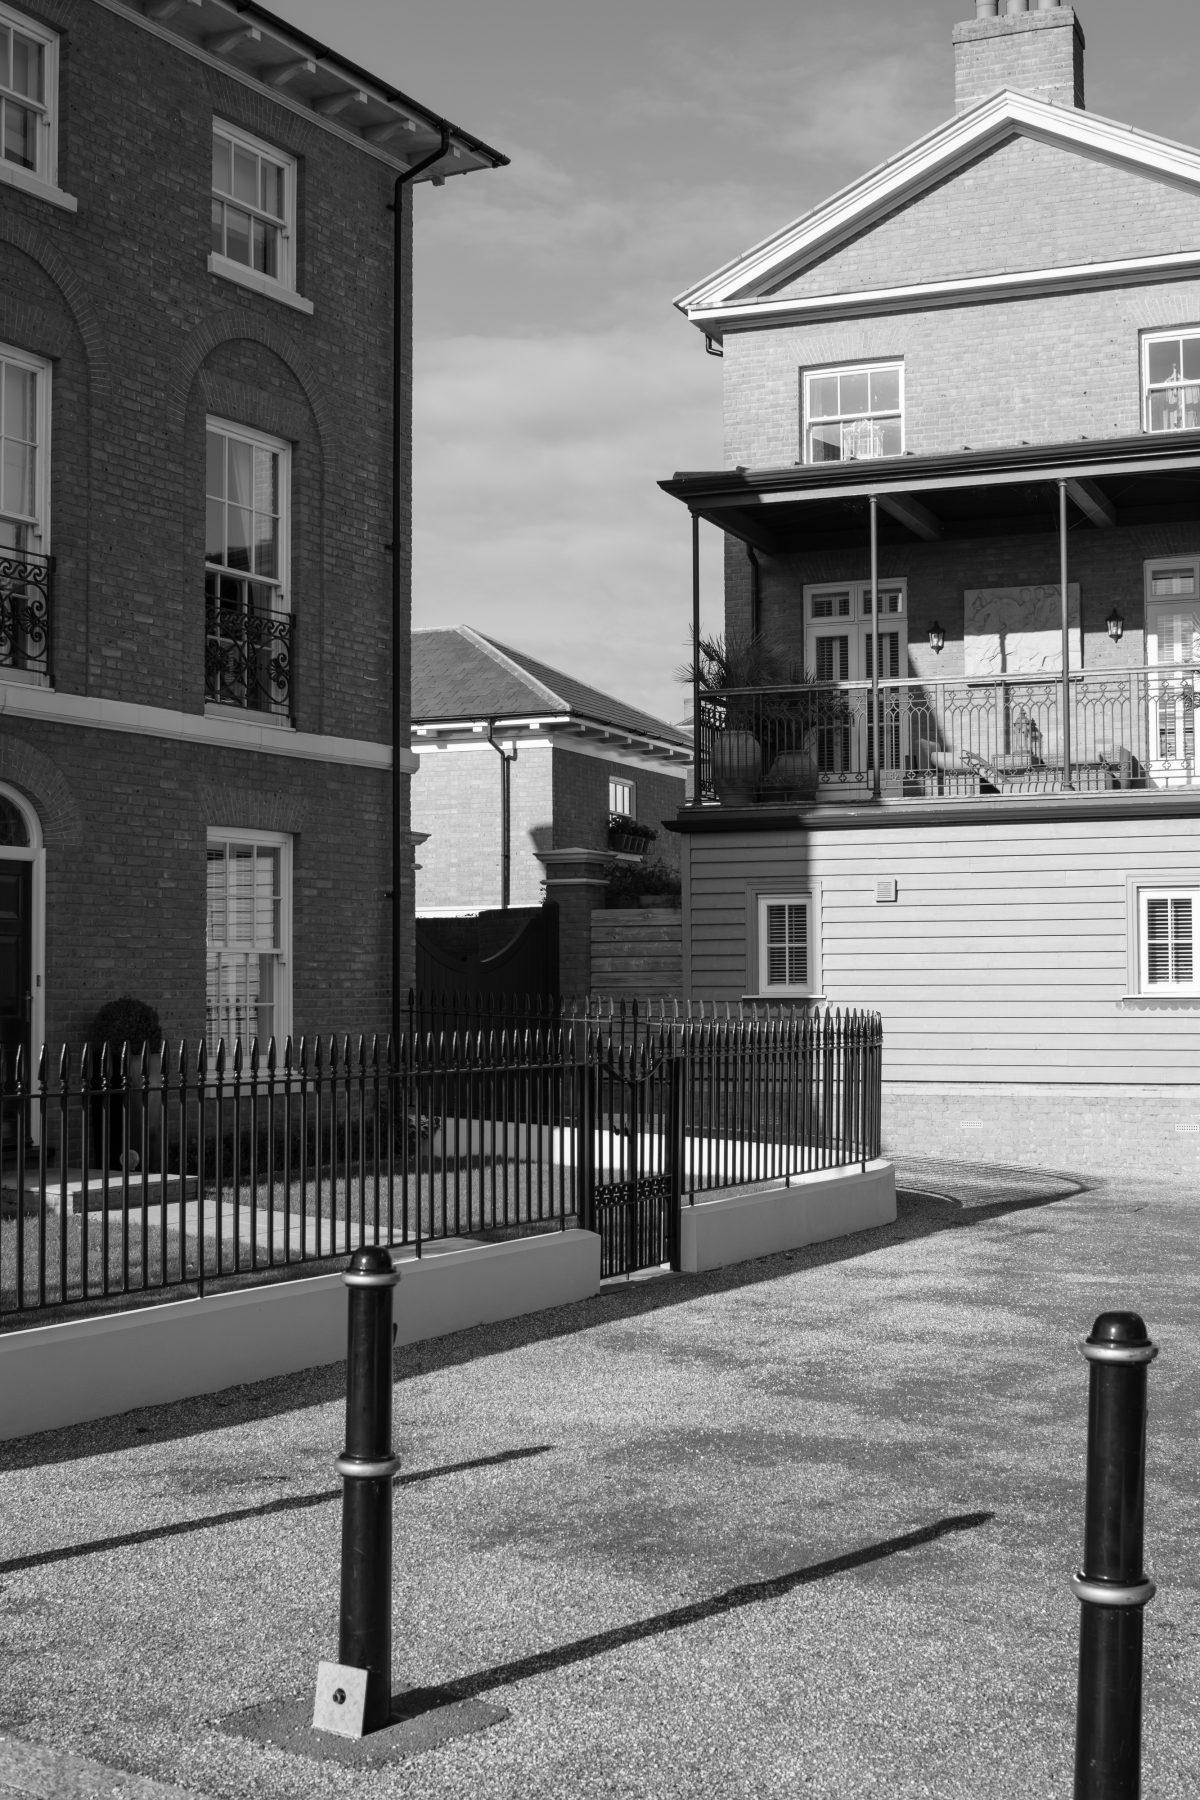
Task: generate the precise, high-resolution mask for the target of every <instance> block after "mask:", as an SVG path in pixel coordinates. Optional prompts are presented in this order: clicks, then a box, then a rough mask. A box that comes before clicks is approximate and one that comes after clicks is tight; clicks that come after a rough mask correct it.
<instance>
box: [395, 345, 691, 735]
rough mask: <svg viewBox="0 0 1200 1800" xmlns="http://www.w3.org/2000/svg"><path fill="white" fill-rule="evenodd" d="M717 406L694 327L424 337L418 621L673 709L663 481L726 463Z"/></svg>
mask: <svg viewBox="0 0 1200 1800" xmlns="http://www.w3.org/2000/svg"><path fill="white" fill-rule="evenodd" d="M686 352H691V354H690V356H689V355H688V354H686ZM720 410H721V409H720V393H719V371H718V370H717V368H716V367H715V365H713V364H711V363H707V364H706V362H705V359H704V357H703V355H702V353H701V352H700V347H699V343H698V341H697V342H696V343H694V344H693V343H691V342H688V341H687V339H686V337H685V341H684V343H683V344H682V345H681V346H679V347H675V346H674V345H673V344H670V343H666V342H663V343H656V342H654V341H650V342H644V341H642V340H634V341H633V342H630V340H629V339H628V338H627V337H626V336H625V335H624V334H622V333H621V332H620V331H615V330H614V331H609V332H607V333H571V332H567V333H562V334H560V335H557V336H542V337H536V338H533V337H531V338H526V339H513V338H508V339H503V340H496V339H491V338H485V337H481V336H471V337H467V336H463V337H456V338H451V339H443V340H439V341H436V342H432V343H429V344H427V345H426V346H425V347H424V348H423V350H422V352H421V354H420V356H419V358H418V363H417V370H416V383H415V420H414V449H415V457H414V461H415V471H416V473H415V489H414V514H415V536H414V616H415V622H416V623H417V624H418V625H419V626H420V625H424V626H429V625H433V624H443V625H450V624H469V625H474V626H476V627H477V628H478V629H480V630H483V631H487V632H491V633H493V634H494V635H496V636H498V637H499V638H500V639H501V640H502V641H506V642H511V643H514V644H516V645H518V646H519V647H521V648H525V649H528V650H532V651H534V652H535V653H537V654H539V655H541V656H543V657H545V658H546V660H547V661H549V662H550V663H552V664H557V665H558V666H559V667H561V668H563V669H565V670H566V671H567V672H568V673H570V674H573V675H576V676H578V677H580V678H581V679H584V680H587V681H590V682H592V683H593V684H594V685H596V686H598V687H601V688H604V689H606V690H608V691H609V692H612V693H615V694H617V695H618V696H619V697H621V698H623V699H625V700H627V701H630V702H631V703H634V704H638V705H641V706H644V707H646V708H648V709H649V710H650V711H652V712H654V713H657V714H658V715H659V716H661V717H666V718H678V717H679V715H680V713H681V712H682V710H683V705H684V699H685V696H684V694H683V690H682V689H681V688H680V687H679V686H678V685H677V684H676V683H675V682H674V680H673V672H674V670H675V668H676V667H677V666H678V664H679V663H680V662H681V661H682V660H683V659H684V657H685V656H686V650H687V637H688V632H689V629H690V621H691V565H690V528H689V524H688V518H687V514H686V512H685V511H684V509H683V508H682V507H680V506H679V505H678V503H677V502H674V501H671V500H669V499H668V498H667V497H666V496H665V495H664V494H663V493H662V492H661V491H660V489H659V488H658V486H657V482H658V480H659V478H660V477H662V476H665V475H669V474H671V473H672V472H673V471H674V470H675V469H676V468H678V467H680V466H688V465H690V466H701V467H704V466H707V467H713V466H717V465H718V464H719V461H720ZM709 535H710V536H711V539H712V541H711V542H709V543H708V544H707V545H706V550H707V571H706V587H707V603H708V604H707V610H708V612H709V613H710V614H711V615H712V619H713V621H714V622H716V621H718V620H719V617H720V610H721V597H720V585H719V584H720V575H719V545H718V543H717V540H716V534H715V533H713V534H709Z"/></svg>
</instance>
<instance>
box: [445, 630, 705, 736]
mask: <svg viewBox="0 0 1200 1800" xmlns="http://www.w3.org/2000/svg"><path fill="white" fill-rule="evenodd" d="M412 696H413V718H414V719H415V720H438V719H445V720H449V719H468V718H472V717H474V718H522V717H527V716H528V717H545V716H546V715H547V714H548V713H571V714H573V715H574V716H575V717H577V718H580V719H588V720H591V721H594V722H596V723H598V724H602V725H612V726H615V727H616V728H617V729H618V730H621V731H625V732H629V733H631V734H633V735H634V736H639V737H652V738H655V739H657V740H658V741H660V742H665V743H669V744H678V745H679V746H680V747H681V748H687V749H690V748H691V740H690V739H689V738H687V737H685V736H684V734H683V733H682V732H680V731H677V730H676V729H675V727H674V726H673V725H668V724H666V723H665V721H664V720H662V719H656V718H653V717H652V716H651V715H650V714H649V713H644V712H641V711H639V710H638V709H637V708H636V707H633V706H627V705H626V704H625V702H624V701H623V700H617V699H614V697H613V696H612V695H611V694H604V693H601V692H600V691H599V689H597V688H593V687H588V686H587V684H586V683H585V682H582V681H577V680H576V679H575V678H574V676H571V675H564V674H563V672H562V670H561V669H552V668H551V667H550V666H549V664H547V663H542V662H538V661H537V660H536V659H535V658H533V657H531V656H528V655H526V654H525V652H524V651H522V650H513V649H510V648H509V647H508V646H507V645H505V644H499V643H497V642H496V640H495V639H494V638H485V637H484V636H483V635H482V633H480V632H477V631H472V630H470V629H469V628H467V627H464V626H458V627H456V628H455V629H453V630H449V631H416V632H414V633H413V675H412Z"/></svg>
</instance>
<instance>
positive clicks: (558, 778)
mask: <svg viewBox="0 0 1200 1800" xmlns="http://www.w3.org/2000/svg"><path fill="white" fill-rule="evenodd" d="M612 777H616V778H617V779H618V780H622V781H632V782H633V784H634V787H635V788H636V790H637V795H636V812H637V818H638V823H639V824H640V825H650V826H652V827H653V828H654V829H655V830H656V831H657V832H658V836H657V838H656V839H655V840H654V842H653V844H651V846H650V849H649V851H648V852H647V854H648V856H650V857H651V858H653V859H654V860H655V861H658V862H664V863H666V864H667V865H668V866H669V867H671V868H678V866H679V841H678V839H677V838H676V837H675V836H674V835H673V833H671V832H669V831H664V830H663V829H662V825H663V820H664V819H673V818H674V817H675V814H676V813H677V812H678V811H679V809H680V807H681V806H682V805H683V799H684V778H683V776H682V775H666V774H659V773H658V771H657V770H650V769H639V768H633V767H631V766H630V765H629V764H628V763H622V762H620V761H618V760H617V759H616V758H615V757H614V758H612V759H611V760H605V759H602V758H600V757H596V756H580V755H578V754H575V753H573V752H572V751H569V750H559V749H556V750H555V751H554V843H553V846H552V847H553V848H554V849H556V850H568V849H576V848H579V847H582V848H584V849H588V850H603V849H605V848H606V846H607V844H608V784H609V780H610V778H612Z"/></svg>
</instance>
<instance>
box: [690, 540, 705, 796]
mask: <svg viewBox="0 0 1200 1800" xmlns="http://www.w3.org/2000/svg"><path fill="white" fill-rule="evenodd" d="M703 798H704V795H703V784H702V783H701V780H700V515H699V513H693V514H692V804H693V805H694V806H699V805H700V802H701V801H702V799H703Z"/></svg>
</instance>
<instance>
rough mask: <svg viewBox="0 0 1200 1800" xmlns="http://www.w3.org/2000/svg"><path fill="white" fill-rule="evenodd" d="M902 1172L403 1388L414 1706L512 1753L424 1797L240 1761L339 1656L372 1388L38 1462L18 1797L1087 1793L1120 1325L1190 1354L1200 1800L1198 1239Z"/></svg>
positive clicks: (389, 1772)
mask: <svg viewBox="0 0 1200 1800" xmlns="http://www.w3.org/2000/svg"><path fill="white" fill-rule="evenodd" d="M900 1175H901V1179H902V1184H903V1185H905V1186H906V1187H907V1189H908V1190H909V1191H908V1192H906V1193H905V1194H904V1195H903V1196H902V1200H901V1205H900V1213H899V1217H898V1219H897V1223H896V1225H895V1226H894V1227H889V1228H886V1229H884V1230H882V1231H879V1232H874V1233H870V1234H863V1235H861V1236H859V1237H856V1238H852V1239H846V1240H842V1241H840V1242H837V1243H833V1244H828V1245H821V1246H816V1247H814V1248H812V1249H810V1250H806V1251H802V1252H796V1253H792V1254H790V1255H788V1256H782V1257H777V1258H771V1259H768V1260H766V1261H763V1262H758V1263H753V1264H747V1265H742V1266H740V1267H738V1268H735V1269H730V1270H725V1271H722V1272H719V1273H715V1274H712V1275H707V1276H700V1277H679V1276H676V1277H669V1278H663V1279H659V1280H654V1281H648V1282H641V1283H630V1284H618V1285H616V1286H610V1287H608V1288H607V1289H606V1290H605V1292H604V1293H603V1294H601V1295H600V1296H599V1298H597V1299H595V1300H593V1301H588V1302H585V1303H583V1304H582V1305H579V1306H575V1307H571V1308H563V1309H561V1310H560V1311H557V1312H553V1313H544V1314H540V1315H537V1316H536V1317H534V1318H532V1319H526V1320H521V1321H516V1322H513V1323H510V1324H506V1325H503V1326H490V1327H482V1328H480V1329H478V1330H476V1331H472V1332H466V1333H463V1334H461V1335H459V1336H457V1337H455V1338H448V1339H443V1340H438V1341H436V1342H431V1343H427V1344H424V1345H418V1346H415V1347H413V1348H412V1349H409V1350H405V1351H402V1352H401V1353H400V1354H399V1355H398V1357H397V1363H396V1373H397V1387H396V1405H395V1419H396V1431H395V1436H396V1443H397V1447H398V1449H399V1451H400V1453H401V1456H402V1458H403V1467H404V1472H403V1475H402V1477H401V1479H400V1482H399V1484H398V1487H397V1492H396V1508H395V1511H396V1539H395V1542H396V1578H395V1618H396V1654H395V1672H396V1676H397V1678H398V1681H403V1682H406V1683H409V1684H413V1685H416V1686H420V1687H423V1688H427V1689H432V1690H437V1691H436V1692H434V1693H433V1694H432V1695H431V1696H430V1704H431V1708H433V1703H434V1702H437V1701H441V1702H443V1703H447V1702H457V1703H459V1704H461V1703H463V1702H464V1701H474V1702H482V1703H484V1704H485V1705H486V1706H487V1707H489V1708H491V1709H492V1711H493V1712H502V1713H503V1714H504V1715H505V1716H504V1717H502V1718H500V1719H499V1720H498V1722H496V1723H493V1724H490V1725H488V1726H487V1727H486V1728H485V1729H482V1730H477V1731H474V1732H471V1733H468V1734H466V1735H461V1736H458V1737H454V1738H450V1739H448V1740H447V1741H445V1742H442V1743H440V1744H437V1745H435V1746H434V1747H432V1748H428V1749H426V1750H424V1751H423V1752H421V1753H420V1754H415V1755H412V1756H410V1757H408V1758H406V1759H404V1760H398V1761H394V1762H383V1763H379V1764H376V1765H371V1764H369V1763H368V1764H364V1765H363V1766H361V1767H356V1768H354V1770H353V1771H352V1772H351V1771H348V1770H347V1769H346V1768H345V1767H344V1766H342V1765H339V1764H338V1763H336V1762H335V1763H323V1762H320V1761H317V1760H314V1759H313V1758H312V1757H310V1756H309V1755H308V1754H305V1753H303V1752H300V1753H298V1752H297V1751H296V1750H295V1749H294V1748H290V1749H284V1748H279V1747H276V1746H273V1745H258V1744H255V1743H253V1742H250V1741H248V1740H247V1739H246V1738H245V1737H242V1736H238V1735H236V1732H235V1716H236V1715H238V1714H239V1713H243V1712H244V1711H245V1709H247V1708H251V1707H254V1706H256V1705H258V1704H260V1703H263V1702H283V1701H286V1700H288V1699H289V1698H293V1697H295V1696H307V1695H310V1694H311V1691H312V1685H313V1680H314V1677H315V1672H316V1664H317V1661H318V1659H320V1658H322V1657H331V1656H333V1655H334V1654H335V1653H336V1610H337V1557H338V1531H339V1522H340V1509H339V1506H338V1501H337V1490H338V1484H337V1482H336V1480H335V1478H334V1475H333V1467H332V1459H333V1457H334V1455H335V1454H336V1453H337V1451H338V1449H339V1448H340V1446H341V1431H342V1405H343V1395H344V1369H343V1368H340V1367H335V1368H333V1369H331V1370H319V1371H312V1372H309V1373H307V1374H304V1375H301V1376H295V1377H288V1378H284V1379H280V1380H278V1381H274V1382H269V1383H265V1384H262V1385H260V1386H257V1387H254V1388H243V1389H234V1390H230V1391H229V1392H227V1393H225V1394H222V1395H216V1396H211V1397H208V1398H205V1399H200V1400H196V1401H191V1402H186V1403H183V1404H181V1405H178V1406H174V1407H170V1408H159V1409H154V1410H151V1411H147V1412H144V1413H141V1414H129V1415H126V1416H124V1417H123V1418H119V1419H113V1420H108V1421H101V1422H99V1423H97V1424H95V1425H88V1426H83V1427H78V1428H75V1429H74V1430H72V1431H70V1432H62V1433H55V1434H46V1435H44V1436H42V1437H39V1438H32V1439H26V1440H24V1441H23V1442H19V1443H14V1444H9V1445H0V1516H2V1517H3V1519H4V1526H5V1528H4V1538H3V1544H2V1546H0V1643H2V1644H3V1651H4V1655H3V1673H2V1674H0V1733H2V1734H4V1738H5V1739H7V1742H5V1741H3V1740H0V1795H5V1789H6V1786H7V1790H8V1792H9V1793H12V1794H16V1795H20V1796H22V1800H23V1797H24V1796H26V1795H39V1796H40V1795H43V1794H49V1793H55V1794H58V1793H67V1794H75V1793H78V1794H81V1795H82V1794H87V1795H92V1794H97V1795H99V1794H106V1795H107V1794H112V1793H116V1794H120V1795H122V1796H125V1795H128V1796H130V1797H131V1800H133V1797H136V1800H166V1797H167V1796H168V1795H170V1794H171V1793H172V1792H175V1793H178V1792H183V1793H188V1794H202V1795H205V1796H209V1797H210V1800H218V1797H224V1796H230V1797H233V1796H242V1795H247V1794H254V1795H258V1794H261V1795H267V1796H279V1797H280V1800H283V1797H284V1796H314V1797H317V1796H321V1797H323V1796H326V1795H328V1796H330V1797H332V1796H334V1795H343V1794H344V1793H345V1792H346V1790H347V1785H348V1784H349V1785H351V1786H352V1789H353V1791H354V1793H355V1794H356V1795H361V1796H363V1800H373V1797H374V1796H381V1797H382V1796H385V1795H386V1796H393V1795H395V1796H412V1797H413V1800H417V1797H420V1800H426V1797H428V1800H442V1797H443V1796H445V1797H446V1800H449V1797H450V1796H456V1797H457V1796H461V1795H463V1794H470V1795H472V1796H480V1797H481V1800H491V1797H495V1800H517V1797H518V1796H519V1797H520V1800H541V1797H543V1796H544V1797H546V1800H550V1797H552V1796H560V1795H561V1796H572V1797H574V1796H580V1797H581V1800H591V1797H592V1796H602V1795H621V1796H654V1797H655V1800H658V1797H659V1796H662V1797H664V1800H665V1797H666V1796H674V1795H679V1796H689V1797H690V1796H695V1797H696V1800H700V1797H701V1796H705V1797H707V1796H714V1797H717V1796H720V1797H721V1800H724V1797H725V1796H733V1795H743V1794H745V1795H753V1796H756V1797H757V1796H763V1795H767V1796H770V1795H775V1794H781V1795H782V1794H788V1795H793V1794H804V1795H813V1796H818V1795H819V1796H831V1797H832V1796H836V1797H837V1800H855V1797H857V1796H864V1797H865V1796H868V1795H871V1796H875V1795H878V1794H880V1793H886V1794H887V1795H888V1796H889V1800H908V1797H910V1796H913V1797H915V1796H918V1795H934V1796H938V1797H939V1800H959V1797H960V1796H961V1797H962V1800H990V1797H991V1796H992V1795H995V1794H998V1793H1001V1792H1006V1793H1007V1792H1015V1793H1021V1794H1022V1795H1028V1796H1043V1795H1044V1796H1050V1795H1055V1796H1066V1795H1068V1794H1069V1793H1070V1791H1071V1759H1072V1742H1073V1729H1074V1684H1075V1667H1076V1664H1075V1657H1076V1648H1077V1634H1078V1605H1077V1603H1076V1602H1075V1601H1074V1599H1073V1598H1072V1597H1071V1594H1070V1591H1069V1588H1068V1585H1067V1582H1068V1577H1069V1575H1070V1572H1071V1570H1072V1569H1073V1568H1074V1567H1075V1566H1076V1564H1077V1563H1078V1561H1079V1556H1080V1547H1081V1538H1082V1521H1083V1457H1084V1443H1085V1435H1086V1414H1085V1403H1086V1391H1087V1375H1086V1370H1085V1368H1084V1365H1083V1363H1082V1361H1081V1360H1080V1358H1079V1356H1078V1354H1077V1350H1076V1344H1077V1340H1078V1338H1079V1337H1080V1336H1081V1335H1082V1334H1083V1333H1084V1332H1086V1330H1087V1328H1088V1326H1089V1325H1090V1323H1091V1320H1092V1318H1093V1317H1094V1315H1095V1314H1096V1313H1097V1312H1100V1311H1103V1310H1105V1309H1106V1308H1108V1307H1113V1306H1128V1307H1133V1308H1135V1309H1137V1310H1139V1311H1141V1312H1142V1313H1143V1315H1144V1317H1145V1318H1146V1320H1147V1323H1148V1325H1149V1327H1150V1329H1151V1333H1152V1335H1153V1336H1154V1337H1155V1339H1156V1341H1157V1342H1158V1343H1159V1344H1160V1345H1161V1347H1162V1355H1161V1357H1160V1359H1159V1361H1158V1362H1157V1363H1156V1364H1155V1365H1154V1366H1153V1368H1152V1370H1151V1374H1150V1389H1151V1418H1150V1447H1149V1474H1148V1495H1147V1557H1148V1562H1149V1564H1150V1567H1151V1571H1152V1573H1153V1574H1154V1575H1155V1577H1156V1579H1157V1580H1158V1582H1159V1584H1160V1592H1159V1595H1158V1597H1157V1598H1156V1599H1155V1601H1154V1602H1153V1604H1152V1605H1151V1606H1150V1608H1149V1609H1148V1611H1147V1615H1146V1695H1145V1724H1144V1795H1145V1800H1188V1797H1189V1796H1194V1795H1200V1724H1198V1722H1197V1715H1196V1708H1195V1703H1194V1696H1195V1693H1196V1691H1197V1688H1198V1686H1200V1608H1198V1606H1197V1598H1198V1576H1197V1559H1196V1542H1197V1535H1198V1529H1200V1498H1198V1495H1200V1483H1198V1482H1197V1479H1196V1431H1197V1424H1198V1422H1200V1414H1198V1404H1197V1396H1198V1395H1200V1379H1198V1377H1200V1352H1198V1348H1197V1316H1196V1315H1197V1305H1196V1294H1197V1269H1196V1260H1197V1250H1198V1231H1200V1202H1197V1201H1196V1200H1195V1199H1193V1197H1192V1195H1191V1194H1190V1193H1189V1192H1187V1191H1185V1190H1184V1189H1183V1188H1181V1187H1178V1186H1176V1187H1168V1186H1154V1185H1152V1184H1144V1185H1137V1184H1130V1183H1124V1184H1116V1183H1112V1184H1109V1183H1105V1182H1102V1181H1089V1180H1088V1179H1087V1178H1086V1177H1072V1176H1070V1175H1063V1176H1057V1175H1045V1174H1038V1173H1036V1172H1029V1171H1025V1172H1017V1171H1004V1170H996V1169H987V1168H973V1167H969V1166H967V1165H958V1164H944V1163H943V1164H934V1163H921V1164H914V1163H908V1164H905V1165H903V1166H902V1167H901V1169H900ZM400 1303H401V1304H403V1290H401V1300H400ZM433 1709H434V1710H436V1708H433ZM56 1753H61V1756H62V1758H63V1760H61V1762H55V1760H54V1758H55V1755H56ZM6 1758H7V1760H6ZM22 1759H24V1761H23V1760H22ZM56 1771H61V1776H60V1774H59V1773H56ZM57 1779H61V1782H62V1785H59V1786H54V1785H50V1786H47V1785H46V1782H47V1781H50V1782H51V1783H53V1781H54V1780H57ZM139 1780H140V1781H141V1783H142V1785H141V1786H137V1785H135V1782H136V1781H139ZM38 1781H41V1782H42V1783H43V1785H41V1786H39V1785H37V1782H38ZM89 1781H91V1782H92V1783H93V1785H91V1786H88V1785H86V1784H87V1782H89ZM69 1782H74V1783H75V1785H74V1786H71V1785H68V1783H69ZM105 1782H107V1784H108V1785H107V1786H106V1785H104V1783H105ZM122 1784H124V1785H122ZM147 1784H158V1785H157V1786H154V1785H147Z"/></svg>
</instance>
